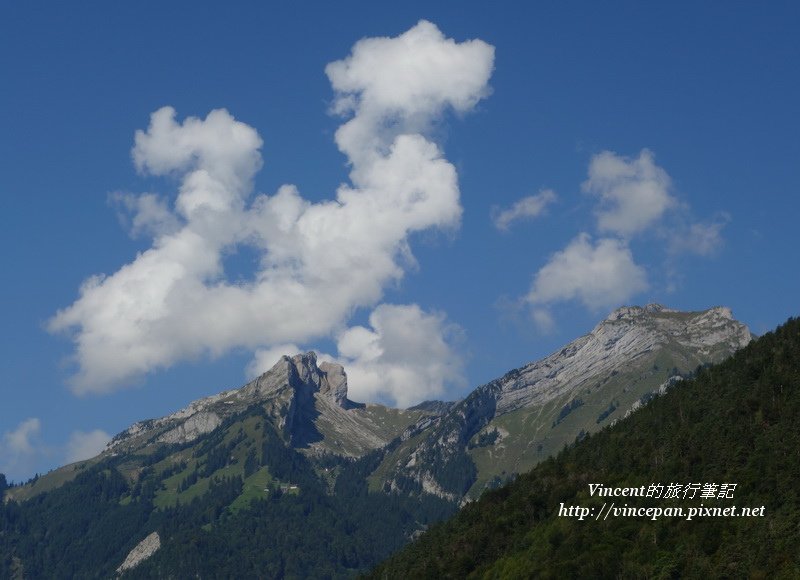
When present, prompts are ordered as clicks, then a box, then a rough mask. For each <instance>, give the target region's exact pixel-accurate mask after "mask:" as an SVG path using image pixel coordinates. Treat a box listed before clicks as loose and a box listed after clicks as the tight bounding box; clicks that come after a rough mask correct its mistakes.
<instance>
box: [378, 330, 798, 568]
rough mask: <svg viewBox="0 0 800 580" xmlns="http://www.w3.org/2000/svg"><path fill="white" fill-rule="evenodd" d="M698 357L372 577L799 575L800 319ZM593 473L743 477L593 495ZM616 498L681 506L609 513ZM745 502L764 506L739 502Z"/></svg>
mask: <svg viewBox="0 0 800 580" xmlns="http://www.w3.org/2000/svg"><path fill="white" fill-rule="evenodd" d="M698 371H699V372H698V375H697V377H696V378H694V379H693V380H689V381H684V382H683V383H682V384H679V385H677V386H676V387H675V388H673V389H671V390H670V391H669V392H668V393H667V394H666V395H665V396H663V397H659V398H657V399H656V400H654V401H653V402H652V403H651V404H649V405H647V406H646V407H644V408H643V409H642V410H640V411H639V412H637V413H635V414H633V415H631V416H630V417H629V418H627V419H626V420H624V421H620V422H619V423H617V424H616V425H614V426H612V427H610V428H609V429H605V430H603V431H601V432H599V433H597V434H595V435H591V436H589V437H588V438H586V439H585V440H583V441H581V442H580V443H577V444H575V445H574V446H572V447H570V448H568V449H566V450H565V451H564V452H562V453H560V454H559V455H558V456H557V457H556V458H555V459H552V458H551V459H549V460H547V461H545V462H543V463H541V464H540V465H538V466H537V467H536V468H535V469H533V470H532V471H531V472H529V473H528V474H525V475H523V476H521V477H519V478H518V479H517V480H516V481H515V482H514V483H512V484H511V485H509V486H507V487H504V488H502V489H499V490H495V491H491V492H487V493H486V494H484V495H483V496H482V497H481V499H480V500H479V501H477V502H474V503H472V504H470V505H468V506H466V507H465V508H464V509H463V510H461V511H460V512H459V514H458V515H457V516H456V517H454V518H453V519H452V520H450V521H448V522H446V523H443V524H440V525H438V526H435V527H434V528H433V529H431V530H430V531H428V532H426V533H425V534H424V535H423V536H422V537H421V538H420V539H419V540H418V541H417V542H415V543H413V544H412V545H410V546H408V547H407V548H406V549H404V550H403V551H402V552H400V553H399V554H397V555H396V556H394V557H393V558H391V559H390V560H389V561H387V562H385V563H384V564H382V565H381V566H380V567H378V568H377V569H376V570H374V571H373V572H372V575H371V577H373V578H466V577H469V578H530V577H538V578H680V577H683V578H699V577H705V578H797V577H800V550H798V548H797V546H798V545H800V491H798V490H799V489H800V487H798V485H797V482H798V477H800V451H798V450H800V430H798V429H797V424H798V421H799V420H800V320H798V319H790V320H789V321H788V322H787V323H786V324H785V325H783V326H781V327H780V328H778V329H777V330H775V331H774V332H771V333H769V334H767V335H765V336H763V337H761V338H759V339H757V340H755V341H753V342H751V343H750V345H749V346H747V347H746V348H744V349H742V350H741V351H739V352H738V353H737V354H736V355H734V356H733V357H732V358H730V359H728V360H727V361H725V362H723V363H721V364H718V365H716V366H713V367H710V368H707V369H698ZM595 483H601V484H603V486H608V487H612V488H614V487H625V488H628V487H638V486H646V487H647V486H649V485H650V484H653V483H656V484H662V485H664V486H666V485H668V484H680V485H683V486H686V485H688V484H701V485H702V484H705V483H710V484H717V485H718V486H721V485H722V484H723V483H735V484H736V487H735V490H734V493H733V494H732V498H730V499H729V498H725V497H724V498H716V497H715V498H713V499H712V498H709V497H706V498H701V497H699V495H700V493H701V492H700V491H698V492H697V496H696V497H695V499H689V498H686V499H664V498H663V497H662V498H656V497H643V498H639V497H624V496H618V497H598V496H597V495H595V496H592V495H591V494H590V484H595ZM701 490H702V488H701ZM717 490H718V491H719V490H720V487H718V488H717ZM611 503H614V504H615V507H624V506H627V507H643V508H661V509H662V510H664V509H666V508H681V509H682V510H683V511H684V515H683V516H677V515H673V516H669V517H668V516H667V515H662V516H661V517H658V518H656V519H653V518H652V517H646V516H639V517H623V516H622V515H620V514H616V515H615V512H612V513H611V515H610V516H609V517H601V516H602V512H601V509H603V505H604V504H605V505H606V508H609V507H610V506H609V504H611ZM562 504H563V506H564V509H568V508H569V507H570V506H579V507H583V508H589V509H590V510H592V509H593V510H594V511H592V512H591V515H589V516H587V517H586V518H585V519H583V520H580V519H578V518H577V517H568V516H567V515H559V512H560V510H561V507H562ZM701 504H702V505H703V507H706V508H720V511H719V513H724V512H723V511H722V510H724V509H726V508H731V507H733V506H736V510H737V511H736V512H735V513H736V514H737V516H736V517H733V516H730V515H728V516H724V515H718V516H715V517H711V516H710V515H708V513H706V514H705V515H697V516H696V517H694V518H693V519H691V520H690V521H689V520H687V515H688V510H689V508H695V509H697V508H699V507H700V506H701ZM762 506H763V514H764V515H763V517H761V516H760V515H758V514H759V513H760V512H761V508H762ZM743 508H754V509H755V511H756V514H757V515H755V516H742V515H741V514H742V513H743V512H742V509H743ZM562 513H565V512H563V511H562ZM566 513H568V512H566ZM605 513H606V514H608V513H609V512H608V511H606V512H605ZM650 513H651V514H652V513H653V512H650ZM596 518H599V520H598V519H596Z"/></svg>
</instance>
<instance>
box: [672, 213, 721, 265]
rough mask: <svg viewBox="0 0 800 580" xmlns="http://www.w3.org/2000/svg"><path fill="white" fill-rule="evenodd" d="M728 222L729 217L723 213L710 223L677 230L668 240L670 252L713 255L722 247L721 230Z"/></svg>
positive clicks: (698, 223)
mask: <svg viewBox="0 0 800 580" xmlns="http://www.w3.org/2000/svg"><path fill="white" fill-rule="evenodd" d="M729 221H730V216H728V214H724V213H723V214H721V215H720V216H718V217H717V219H715V220H713V221H710V222H705V223H703V222H696V223H693V224H689V225H688V226H684V227H679V228H677V229H676V230H675V231H673V232H672V234H671V237H670V240H669V250H670V252H671V253H673V254H696V255H698V256H712V255H714V254H715V253H716V252H717V251H718V250H719V249H720V248H721V247H722V244H723V239H722V229H723V228H724V227H725V226H726V225H728V222H729Z"/></svg>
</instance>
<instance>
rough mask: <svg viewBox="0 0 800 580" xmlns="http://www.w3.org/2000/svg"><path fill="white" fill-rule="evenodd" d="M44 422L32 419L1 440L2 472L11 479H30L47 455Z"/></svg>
mask: <svg viewBox="0 0 800 580" xmlns="http://www.w3.org/2000/svg"><path fill="white" fill-rule="evenodd" d="M41 431H42V422H41V421H40V420H39V419H38V418H36V417H31V418H29V419H26V420H24V421H22V422H21V423H20V424H19V425H17V427H16V429H14V430H12V431H8V432H6V433H4V434H3V437H2V439H0V472H1V473H5V474H6V475H7V476H9V479H14V480H21V479H23V478H25V477H28V476H29V475H30V474H31V472H32V471H33V469H34V468H35V466H36V463H37V461H38V460H39V459H41V458H42V457H43V456H45V455H46V454H47V450H46V449H45V447H44V445H43V443H42V441H41Z"/></svg>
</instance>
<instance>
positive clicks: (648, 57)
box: [0, 2, 800, 480]
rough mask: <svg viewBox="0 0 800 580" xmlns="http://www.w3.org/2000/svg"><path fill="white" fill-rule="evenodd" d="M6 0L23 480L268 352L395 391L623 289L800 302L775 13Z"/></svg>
mask: <svg viewBox="0 0 800 580" xmlns="http://www.w3.org/2000/svg"><path fill="white" fill-rule="evenodd" d="M17 4H18V5H15V6H5V7H4V8H3V9H2V14H0V75H1V76H0V78H1V79H2V90H0V128H1V129H2V132H0V158H1V159H2V160H3V165H2V167H3V170H2V171H1V172H0V200H1V201H0V203H2V207H1V208H0V236H2V239H1V240H0V248H1V249H0V252H2V254H0V255H2V265H3V271H4V276H3V284H2V285H1V286H0V304H1V305H2V306H1V307H2V319H3V330H4V331H3V332H2V333H1V334H0V336H2V339H1V340H2V341H3V342H2V357H0V364H1V365H2V367H1V368H0V376H2V377H3V380H2V382H1V383H0V384H1V385H2V387H0V389H1V390H0V396H1V397H2V401H3V403H2V405H0V471H2V472H5V473H7V474H8V475H9V477H10V478H11V479H15V480H20V479H23V478H27V477H30V476H31V475H33V473H34V472H37V471H38V472H43V471H46V470H47V469H50V468H52V467H55V466H57V465H60V464H63V463H65V462H66V461H68V460H70V459H75V458H79V457H82V456H85V455H86V454H88V453H90V452H94V451H96V450H97V448H98V445H100V444H102V443H103V441H104V439H105V438H106V437H108V435H109V434H112V435H113V434H114V433H116V432H119V431H121V430H123V429H124V428H126V427H127V426H128V425H129V424H131V423H133V422H134V421H136V420H140V419H144V418H148V417H155V416H161V415H164V414H167V413H169V412H172V411H174V410H176V409H178V408H180V407H181V406H183V405H185V404H186V403H187V402H189V401H191V400H193V399H196V398H198V397H201V396H205V395H208V394H211V393H215V392H218V391H220V390H223V389H227V388H233V387H237V386H240V385H241V384H243V382H244V381H245V380H246V378H247V377H248V376H250V375H252V374H253V373H256V372H258V371H259V370H262V369H263V368H264V367H265V366H268V365H269V364H270V363H269V361H272V360H273V359H274V358H275V357H276V356H277V354H276V353H278V352H282V351H284V350H286V351H289V350H292V349H294V348H297V349H302V350H306V349H314V350H317V351H318V352H320V353H324V354H325V355H327V356H330V357H332V358H335V359H337V360H340V361H341V362H343V363H344V364H345V367H346V370H347V371H348V374H349V377H350V383H351V393H352V396H353V397H354V398H357V399H358V398H360V399H365V400H366V399H371V400H379V401H383V402H387V403H399V404H413V402H415V401H418V400H421V399H423V398H433V397H441V398H455V397H458V396H461V395H463V394H464V393H466V392H468V391H469V390H470V389H471V388H473V387H475V386H477V385H479V384H481V383H483V382H485V381H487V380H490V379H492V378H494V377H496V376H498V375H500V374H502V373H503V372H505V371H507V370H509V369H511V368H514V367H517V366H520V365H522V364H524V363H526V362H529V361H532V360H535V359H537V358H540V357H542V356H544V355H546V354H548V353H549V352H551V351H552V350H554V349H555V348H558V347H559V346H560V345H562V344H564V343H565V342H567V341H569V340H571V339H573V338H575V337H577V336H578V335H580V334H583V333H585V332H587V331H588V330H590V329H591V328H592V327H593V326H594V324H595V323H596V322H597V321H598V320H600V319H602V318H603V317H604V316H605V315H606V314H607V313H608V312H609V311H610V310H612V309H613V308H615V307H617V306H619V305H621V304H645V303H648V302H661V303H664V304H666V305H668V306H670V307H673V308H680V309H688V310H699V309H704V308H708V307H711V306H715V305H726V306H729V307H731V308H732V310H733V313H734V315H735V316H736V317H737V318H738V319H740V320H742V321H743V322H745V323H747V324H748V325H749V326H750V328H751V330H753V331H754V332H756V333H762V332H765V331H767V330H769V329H771V328H773V327H774V326H776V325H777V324H779V323H781V322H782V321H784V320H785V319H786V318H787V317H789V316H793V315H797V314H798V312H797V307H796V297H797V296H798V295H799V294H800V292H799V290H800V277H799V276H798V273H797V265H798V261H797V257H796V255H797V254H796V251H797V250H796V248H797V246H798V234H797V227H796V221H797V215H798V202H797V201H796V200H797V191H798V185H800V177H798V172H797V161H798V158H800V155H799V154H800V145H798V135H799V134H800V115H798V109H797V103H798V102H800V79H799V78H798V76H799V75H798V72H797V66H796V63H797V62H800V41H798V39H797V35H796V30H795V29H796V24H797V22H798V16H800V10H799V9H798V8H796V5H795V4H794V3H790V2H787V3H778V2H776V3H770V4H769V5H766V6H764V5H758V6H756V5H751V6H742V5H738V4H736V5H734V4H731V3H727V2H709V3H703V5H702V6H698V5H697V3H688V2H687V3H669V4H668V5H662V6H645V5H644V4H643V3H638V2H613V3H604V5H603V6H600V5H598V3H594V2H572V3H557V4H555V3H547V4H544V3H542V5H533V4H534V3H525V4H524V5H523V3H518V5H516V6H513V7H511V6H510V5H506V6H505V7H503V8H497V7H495V6H493V5H490V4H487V3H485V2H474V3H463V2H459V3H442V4H440V5H439V6H437V7H435V8H432V7H431V6H429V5H428V4H429V3H417V2H406V3H402V5H397V6H392V7H388V6H377V5H376V4H377V3H366V2H344V3H335V4H333V3H322V2H320V3H308V2H294V3H269V4H270V5H269V6H268V5H267V3H255V2H253V3H248V2H240V3H235V4H234V5H226V6H221V5H211V4H210V3H180V2H176V3H169V5H168V6H164V5H162V4H163V3H138V4H135V5H125V6H123V5H121V4H119V3H116V4H113V5H112V4H108V3H94V4H91V5H84V6H85V7H82V8H79V9H78V8H75V7H74V6H68V5H58V4H55V3H39V2H30V3H24V5H23V4H22V3H17ZM398 4H399V3H398ZM528 4H531V5H528ZM276 5H277V6H276ZM421 20H424V21H425V22H423V23H421V24H420V21H421ZM365 38H372V39H381V38H382V39H383V40H373V41H366V42H362V43H361V44H359V45H357V46H356V43H357V42H358V41H359V40H361V39H365ZM334 62H338V63H339V64H337V65H332V66H331V67H329V68H326V67H328V65H329V63H334ZM164 107H170V108H171V109H165V108H164ZM154 114H155V116H154V117H153V118H152V119H151V115H154ZM343 128H346V129H343ZM137 131H138V132H139V133H138V135H139V137H138V138H137V137H136V135H137ZM343 184H344V185H343ZM286 185H292V186H294V188H287V187H284V186H286ZM143 194H144V195H143ZM337 196H338V198H337ZM337 199H338V202H335V201H334V200H337ZM220 204H221V205H220ZM97 275H104V276H105V278H92V279H93V280H94V282H93V283H92V284H90V285H88V286H87V285H86V281H87V280H89V279H90V278H91V277H93V276H97ZM358 395H360V396H358Z"/></svg>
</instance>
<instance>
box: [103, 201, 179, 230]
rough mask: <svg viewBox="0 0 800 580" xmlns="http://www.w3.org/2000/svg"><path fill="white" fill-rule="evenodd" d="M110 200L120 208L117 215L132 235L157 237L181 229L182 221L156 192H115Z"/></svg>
mask: <svg viewBox="0 0 800 580" xmlns="http://www.w3.org/2000/svg"><path fill="white" fill-rule="evenodd" d="M108 201H109V202H110V203H111V204H113V205H115V206H116V207H117V208H118V210H119V211H118V213H117V217H119V220H120V222H121V223H122V224H123V226H125V227H126V228H128V229H129V231H130V234H131V237H134V238H136V237H139V236H142V235H144V236H152V237H157V236H161V235H165V234H172V233H175V232H177V231H178V230H179V229H180V222H179V221H178V219H177V218H176V217H175V216H174V215H173V214H172V212H171V211H170V209H169V206H168V205H167V201H166V200H165V199H163V198H160V197H158V196H157V195H156V194H154V193H143V194H142V195H133V194H131V193H122V192H115V193H112V194H111V195H109V196H108Z"/></svg>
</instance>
